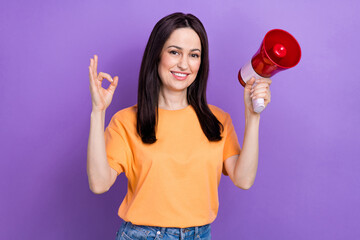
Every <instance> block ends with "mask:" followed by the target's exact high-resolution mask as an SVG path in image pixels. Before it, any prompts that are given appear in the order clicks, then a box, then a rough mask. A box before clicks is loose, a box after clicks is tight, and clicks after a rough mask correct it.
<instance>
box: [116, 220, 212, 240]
mask: <svg viewBox="0 0 360 240" xmlns="http://www.w3.org/2000/svg"><path fill="white" fill-rule="evenodd" d="M150 239H151V240H159V239H163V240H175V239H176V240H179V239H180V240H190V239H191V240H211V226H210V224H206V225H203V226H198V227H189V228H173V227H154V226H145V225H135V224H132V223H131V222H126V221H124V222H123V223H122V224H121V227H120V229H119V230H118V231H117V233H116V240H150Z"/></svg>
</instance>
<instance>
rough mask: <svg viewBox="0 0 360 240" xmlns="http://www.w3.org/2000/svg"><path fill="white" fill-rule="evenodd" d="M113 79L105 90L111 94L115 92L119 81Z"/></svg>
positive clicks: (116, 77) (115, 78)
mask: <svg viewBox="0 0 360 240" xmlns="http://www.w3.org/2000/svg"><path fill="white" fill-rule="evenodd" d="M113 79H114V81H113V82H112V83H111V84H110V85H109V87H108V88H107V90H108V91H111V92H112V93H113V92H115V89H116V86H117V84H118V81H119V77H118V76H115V77H114V78H113Z"/></svg>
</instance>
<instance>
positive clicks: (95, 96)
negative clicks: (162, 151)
mask: <svg viewBox="0 0 360 240" xmlns="http://www.w3.org/2000/svg"><path fill="white" fill-rule="evenodd" d="M97 63H98V57H97V55H94V59H90V66H89V79H90V86H89V88H90V93H91V100H92V112H91V119H90V132H89V141H88V149H87V175H88V180H89V187H90V190H91V191H92V192H94V193H96V194H100V193H104V192H106V191H108V190H109V188H110V187H111V186H112V185H113V184H114V182H115V180H116V177H117V172H116V171H115V170H114V169H112V168H111V167H110V165H109V164H108V161H107V157H106V150H105V137H104V125H105V111H106V109H107V107H108V106H109V105H110V103H111V100H112V97H113V95H114V92H115V89H116V86H117V83H118V77H114V79H112V78H111V76H110V75H109V74H107V73H102V72H100V73H99V74H97ZM103 79H107V80H108V81H109V82H111V84H110V85H109V87H108V88H107V89H104V88H102V86H101V83H102V80H103Z"/></svg>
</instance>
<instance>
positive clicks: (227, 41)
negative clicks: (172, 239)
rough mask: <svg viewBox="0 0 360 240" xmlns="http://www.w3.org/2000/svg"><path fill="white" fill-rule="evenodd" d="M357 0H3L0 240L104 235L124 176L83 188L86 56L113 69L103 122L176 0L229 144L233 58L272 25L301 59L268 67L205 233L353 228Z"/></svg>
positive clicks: (316, 234)
mask: <svg viewBox="0 0 360 240" xmlns="http://www.w3.org/2000/svg"><path fill="white" fill-rule="evenodd" d="M359 9H360V4H359V2H358V1H356V0H353V1H342V2H341V3H340V1H324V0H322V1H314V0H313V1H309V0H304V1H296V2H295V1H287V0H277V1H276V0H275V1H254V0H253V1H235V0H234V1H229V0H227V1H208V0H198V1H194V0H193V1H169V0H162V1H145V0H141V1H110V0H108V1H78V0H77V1H53V0H52V1H6V2H2V3H1V6H0V24H1V25H0V30H1V38H0V42H1V44H0V50H1V55H0V70H1V71H0V77H1V80H0V97H1V99H0V100H1V113H0V120H1V122H0V135H1V145H0V146H1V161H0V176H1V179H0V190H1V200H0V201H1V202H0V239H24V238H26V239H115V232H116V231H117V230H118V228H119V226H120V224H121V222H122V220H121V219H120V218H119V217H118V216H117V210H118V207H119V205H120V203H121V201H122V199H123V197H124V196H125V193H126V186H127V179H126V177H125V175H124V174H121V175H120V176H119V177H118V179H117V181H116V183H115V184H114V185H113V187H112V188H111V189H110V191H109V192H107V193H105V194H102V195H95V194H93V193H92V192H91V191H90V190H89V187H88V180H87V174H86V151H87V141H88V134H89V126H90V112H91V97H90V91H89V80H88V65H89V59H90V57H92V55H93V54H98V56H99V67H98V69H99V70H100V71H103V72H108V73H110V74H111V75H113V76H114V75H120V80H119V85H118V87H117V90H116V91H115V96H114V98H113V102H112V104H111V105H110V107H109V109H108V110H107V113H106V125H107V124H108V123H109V121H110V118H111V116H112V115H113V114H114V113H116V112H117V111H118V110H120V109H122V108H124V107H128V106H131V105H133V104H135V103H136V99H137V76H138V71H139V67H140V61H141V58H142V53H143V50H144V47H145V44H146V41H147V39H148V37H149V34H150V32H151V30H152V28H153V26H154V24H155V23H156V22H157V21H158V20H159V19H160V18H162V17H163V16H165V15H167V14H170V13H172V12H175V11H182V12H185V13H189V12H190V13H193V14H195V15H196V16H197V17H199V18H200V20H201V21H202V22H203V24H204V25H205V28H206V30H207V32H208V37H209V42H210V65H211V69H210V78H209V85H208V92H207V95H208V102H209V103H210V104H214V105H217V106H219V107H220V108H222V109H223V110H225V111H227V112H229V113H230V114H231V116H232V119H233V122H234V125H235V129H236V131H237V133H238V137H239V141H240V144H241V145H242V139H243V128H244V103H243V87H242V86H241V85H240V84H239V83H238V81H237V72H238V70H239V68H240V67H241V66H242V65H243V64H244V63H246V62H247V61H248V60H249V59H250V58H251V57H252V56H253V54H254V53H255V51H256V50H257V49H258V47H259V45H260V42H261V40H262V38H263V36H264V35H265V33H266V32H267V31H268V30H270V29H272V28H282V29H285V30H287V31H289V32H290V33H292V34H293V35H294V36H295V37H296V38H297V39H298V41H299V43H300V45H301V47H302V59H301V61H300V63H299V64H298V65H297V66H296V67H295V68H293V69H290V70H288V71H284V72H281V73H279V74H278V75H276V76H274V77H273V78H272V80H273V84H272V85H271V91H272V102H271V103H270V104H269V106H268V107H267V109H266V110H265V111H264V112H263V113H262V117H261V126H260V156H259V168H258V174H257V178H256V181H255V184H254V186H253V187H252V188H251V189H250V190H248V191H245V190H241V189H238V188H236V187H235V186H234V185H233V183H232V182H231V180H230V179H229V178H228V177H224V176H222V180H221V183H220V187H219V198H220V208H219V213H218V217H217V218H216V220H215V221H214V222H213V223H212V236H213V239H215V240H218V239H220V240H221V239H251V240H253V239H293V240H297V239H360V228H359V222H360V219H359V216H360V209H359V207H360V204H359V203H360V193H359V189H360V181H359V172H360V164H359V159H360V158H359V156H360V144H359V140H358V139H359V134H360V131H359V129H360V128H359V126H358V125H359V123H360V121H359V120H360V111H359V109H360V108H359V101H358V96H359V89H360V84H359V76H358V74H357V72H356V71H359V67H358V65H359V58H358V55H359V53H360V49H359V42H360V38H359V29H360V19H359V16H358V10H359ZM107 86H108V84H104V87H107ZM154 187H156V186H154Z"/></svg>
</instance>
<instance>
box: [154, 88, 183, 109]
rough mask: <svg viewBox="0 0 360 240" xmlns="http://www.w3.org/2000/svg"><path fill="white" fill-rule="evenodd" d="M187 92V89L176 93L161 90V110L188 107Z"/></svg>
mask: <svg viewBox="0 0 360 240" xmlns="http://www.w3.org/2000/svg"><path fill="white" fill-rule="evenodd" d="M186 92H187V89H185V90H184V91H179V92H174V91H168V90H165V89H163V88H161V89H160V93H159V108H162V109H167V110H178V109H182V108H185V107H187V106H188V105H189V104H188V102H187V99H186Z"/></svg>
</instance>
